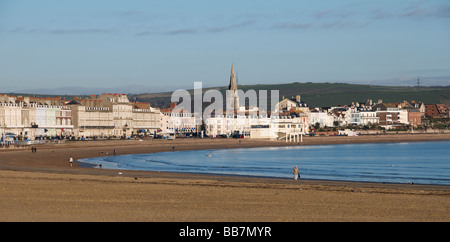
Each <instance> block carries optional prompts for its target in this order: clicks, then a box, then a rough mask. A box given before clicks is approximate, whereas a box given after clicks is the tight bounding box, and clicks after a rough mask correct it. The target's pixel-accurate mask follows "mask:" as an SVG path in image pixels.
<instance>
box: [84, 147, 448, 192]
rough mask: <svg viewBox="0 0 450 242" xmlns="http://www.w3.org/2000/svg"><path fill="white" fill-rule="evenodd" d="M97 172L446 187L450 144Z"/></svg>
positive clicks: (174, 155) (217, 154)
mask: <svg viewBox="0 0 450 242" xmlns="http://www.w3.org/2000/svg"><path fill="white" fill-rule="evenodd" d="M81 161H82V162H87V163H92V164H102V169H105V168H106V169H120V170H148V171H167V172H184V173H206V174H225V175H242V176H262V177H277V178H290V179H292V178H293V175H292V169H293V167H294V166H295V165H297V166H298V167H299V169H300V174H301V178H302V179H320V180H339V181H363V182H385V183H414V184H436V185H450V141H438V142H411V143H409V142H408V143H377V144H341V145H312V146H289V147H265V148H242V149H240V148H238V149H217V150H196V151H175V152H162V153H153V154H135V155H118V156H104V157H97V158H89V159H83V160H81Z"/></svg>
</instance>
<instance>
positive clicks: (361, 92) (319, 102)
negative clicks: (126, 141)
mask: <svg viewBox="0 0 450 242" xmlns="http://www.w3.org/2000/svg"><path fill="white" fill-rule="evenodd" d="M226 88H227V87H216V88H210V89H217V90H219V91H221V92H222V93H223V94H224V93H225V90H226ZM238 88H239V89H241V90H243V91H247V90H250V89H253V90H256V91H257V92H258V90H268V95H270V90H279V96H280V98H282V96H285V97H291V96H296V95H301V98H302V100H303V101H305V102H306V103H307V104H308V105H309V106H310V107H327V106H336V105H339V104H341V105H345V104H351V103H352V102H366V101H367V100H368V99H372V100H373V101H374V102H377V101H378V100H379V99H382V100H383V102H385V103H386V102H402V101H403V100H408V101H411V100H415V101H417V102H424V103H426V104H428V103H430V104H431V103H444V104H447V105H449V104H450V86H446V87H403V86H402V87H398V86H397V87H396V86H374V85H359V84H346V83H311V82H307V83H299V82H295V83H288V84H272V85H270V84H266V85H239V86H238ZM206 90H208V89H206V88H205V89H203V91H206ZM189 91H190V92H191V93H193V90H189ZM171 95H172V92H166V93H148V94H132V95H130V96H129V98H130V100H132V101H141V102H150V103H151V104H152V106H156V107H168V106H169V104H170V97H171ZM224 96H225V95H224Z"/></svg>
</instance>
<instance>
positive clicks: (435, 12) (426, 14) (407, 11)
mask: <svg viewBox="0 0 450 242" xmlns="http://www.w3.org/2000/svg"><path fill="white" fill-rule="evenodd" d="M372 18H373V19H387V18H410V19H425V18H450V5H437V6H421V5H419V4H416V5H412V6H408V7H404V8H402V9H397V10H395V9H394V10H386V9H380V8H378V9H375V10H373V11H372Z"/></svg>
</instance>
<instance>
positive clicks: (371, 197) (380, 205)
mask: <svg viewBox="0 0 450 242" xmlns="http://www.w3.org/2000/svg"><path fill="white" fill-rule="evenodd" d="M303 140H304V142H303V143H285V142H284V141H267V140H242V139H241V143H240V144H239V140H238V139H209V138H206V139H176V140H143V141H139V140H120V141H115V140H112V141H84V142H83V143H81V142H80V143H78V142H74V143H65V144H43V145H38V146H36V147H37V152H36V153H31V150H30V149H29V148H27V149H9V150H7V149H0V178H1V179H0V189H2V190H0V195H1V196H0V197H1V198H0V203H2V204H6V205H7V206H5V207H4V208H0V214H5V215H6V216H4V217H3V218H0V220H2V221H450V211H449V210H450V186H445V185H416V184H414V185H409V184H397V183H392V184H391V183H372V182H345V181H327V180H304V179H302V180H299V181H294V180H293V179H287V178H267V177H251V176H230V175H215V174H212V175H210V174H192V173H167V172H153V171H129V170H120V172H121V174H119V173H118V170H110V169H98V168H84V167H79V166H78V164H77V163H74V166H73V167H70V166H69V165H68V158H69V156H73V158H74V160H78V159H82V158H90V157H98V156H106V155H111V154H112V152H113V150H114V149H116V150H117V154H118V155H122V154H139V153H155V152H165V151H172V150H173V149H172V148H173V147H174V148H175V150H176V151H180V150H194V149H195V150H200V149H223V148H250V147H268V146H291V145H326V144H327V145H332V144H349V143H392V142H421V141H440V140H450V134H423V135H422V134H415V135H385V136H382V135H379V136H370V137H368V136H356V137H348V136H335V137H304V139H303ZM107 153H108V154H107ZM49 182H50V183H49ZM72 183H73V184H72ZM24 184H26V185H27V186H29V187H30V188H27V187H26V186H25V185H24ZM49 185H50V186H49ZM112 185H113V186H112ZM31 187H33V190H30V189H31ZM68 187H69V188H70V190H71V192H72V193H73V194H79V196H80V197H81V198H79V197H72V199H73V201H72V200H70V201H69V200H65V198H66V197H67V196H69V197H70V196H71V195H70V194H67V193H65V192H64V191H65V189H67V188H68ZM101 187H103V188H101ZM91 189H93V190H96V191H97V192H96V193H91V192H92V191H91ZM34 190H37V191H41V193H36V192H35V191H34ZM186 190H189V191H190V192H189V193H186ZM116 191H122V192H123V193H130V194H131V195H130V196H131V197H133V199H131V200H130V197H121V196H120V195H119V194H116ZM143 191H152V195H146V193H145V192H144V193H142V192H143ZM156 191H157V192H156ZM250 191H251V193H249V194H247V192H250ZM153 192H155V193H157V194H153ZM47 193H49V194H50V196H49V198H48V199H50V198H51V199H50V200H46V199H47V198H46V197H45V196H44V195H46V194H47ZM82 194H89V197H90V199H89V201H85V200H83V199H82V198H83V195H82ZM190 194H195V196H194V195H192V196H191V195H190ZM274 194H275V195H276V196H273V195H274ZM47 195H48V194H47ZM153 195H155V196H153ZM354 196H357V197H360V198H359V199H363V202H362V203H361V201H360V202H356V201H353V202H351V201H352V200H353V199H354ZM108 197H114V199H112V200H108V199H107V198H108ZM139 197H143V199H138V198H139ZM164 197H170V199H168V200H164ZM361 197H362V198H361ZM313 198H314V199H313ZM105 199H106V200H105ZM197 199H198V200H199V201H197ZM297 199H300V200H301V201H303V202H305V203H307V204H308V205H309V206H312V207H314V208H315V209H313V210H312V211H314V212H311V211H309V212H307V211H305V210H304V209H305V208H303V207H302V206H300V204H301V203H300V204H299V203H297V202H295V201H296V200H297ZM309 199H313V200H311V201H310V200H309ZM324 199H325V200H324ZM430 199H431V200H432V201H430ZM18 200H20V202H18V203H17V201H18ZM61 200H63V201H64V202H63V203H67V204H71V205H73V206H75V205H74V204H79V203H84V205H83V208H84V209H85V210H83V211H82V212H81V213H73V212H72V211H70V209H69V208H70V207H71V206H69V207H68V209H67V210H66V209H64V208H61V207H60V206H59V205H58V201H59V202H60V201H61ZM290 200H292V202H288V201H290ZM384 200H389V202H388V203H386V202H382V201H384ZM44 201H45V203H44ZM105 201H106V204H107V205H105ZM147 201H152V202H151V204H147V203H148V202H147ZM211 201H214V203H211ZM313 201H322V202H323V201H325V202H324V203H323V206H318V205H316V204H315V203H314V202H313ZM399 201H402V202H406V203H407V204H414V206H412V205H411V206H412V207H413V208H414V209H412V208H411V209H412V210H408V209H406V210H407V211H405V207H404V206H403V205H401V204H399V203H398V202H399ZM15 203H17V204H15ZM359 203H361V204H359ZM389 203H391V204H390V205H389ZM48 204H50V205H48ZM119 204H122V205H123V206H125V205H126V208H125V207H123V206H119ZM214 204H217V206H219V207H220V208H221V209H220V211H212V210H211V206H213V205H214ZM319 204H320V203H319ZM345 204H347V205H345ZM369 204H370V205H369ZM175 205H176V206H175ZM287 205H289V206H292V207H294V208H297V209H298V210H299V211H302V213H301V214H297V215H296V216H293V215H290V214H289V212H288V207H289V206H287ZM55 206H56V207H58V208H60V210H62V211H63V212H61V211H60V212H55V211H47V212H36V211H38V210H39V211H41V209H42V207H44V208H45V207H52V208H54V207H55ZM77 206H78V205H77ZM115 206H117V207H115ZM174 206H175V208H174ZM349 206H350V207H349ZM386 206H387V207H386ZM112 207H114V208H115V209H118V210H125V211H122V212H120V213H119V214H118V215H114V213H111V212H109V211H110V209H111V208H112ZM236 207H237V208H236ZM319 207H320V208H319ZM390 207H392V211H391V210H390V211H391V213H388V214H386V213H383V211H384V210H386V209H388V210H389V208H390ZM38 208H39V209H38ZM131 208H133V209H135V210H136V211H134V210H133V209H131ZM233 208H236V209H233ZM274 208H277V209H278V208H280V209H281V211H280V212H279V213H278V212H276V211H273V210H274ZM364 208H366V209H367V208H370V209H369V210H368V211H364ZM35 209H37V210H35ZM130 209H131V210H130ZM183 209H185V210H183ZM186 209H187V210H186ZM224 209H225V210H226V211H225V210H224ZM277 209H275V210H277ZM322 209H323V211H322ZM26 210H32V211H34V212H32V213H27V212H26ZM251 210H258V211H259V212H260V213H262V214H260V215H254V214H249V213H248V211H251ZM347 210H349V211H350V210H351V211H354V213H348V214H346V212H345V211H347ZM374 211H378V212H379V213H381V214H383V215H380V214H378V215H374V214H373V213H374ZM430 211H431V212H430ZM138 212H139V214H138ZM347 212H348V211H347ZM177 213H180V215H179V216H178V215H175V214H177ZM323 213H326V215H325V214H323ZM397 213H399V214H398V215H394V214H397ZM56 214H58V216H56ZM155 214H159V215H158V216H156V215H155ZM264 214H265V215H264Z"/></svg>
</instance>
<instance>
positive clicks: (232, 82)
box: [228, 65, 237, 91]
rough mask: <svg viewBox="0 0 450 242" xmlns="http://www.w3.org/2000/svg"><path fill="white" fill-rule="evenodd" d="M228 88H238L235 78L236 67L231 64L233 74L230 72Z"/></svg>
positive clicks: (234, 89)
mask: <svg viewBox="0 0 450 242" xmlns="http://www.w3.org/2000/svg"><path fill="white" fill-rule="evenodd" d="M228 90H233V91H236V90H237V85H236V79H235V78H234V68H233V65H231V74H230V85H228Z"/></svg>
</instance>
